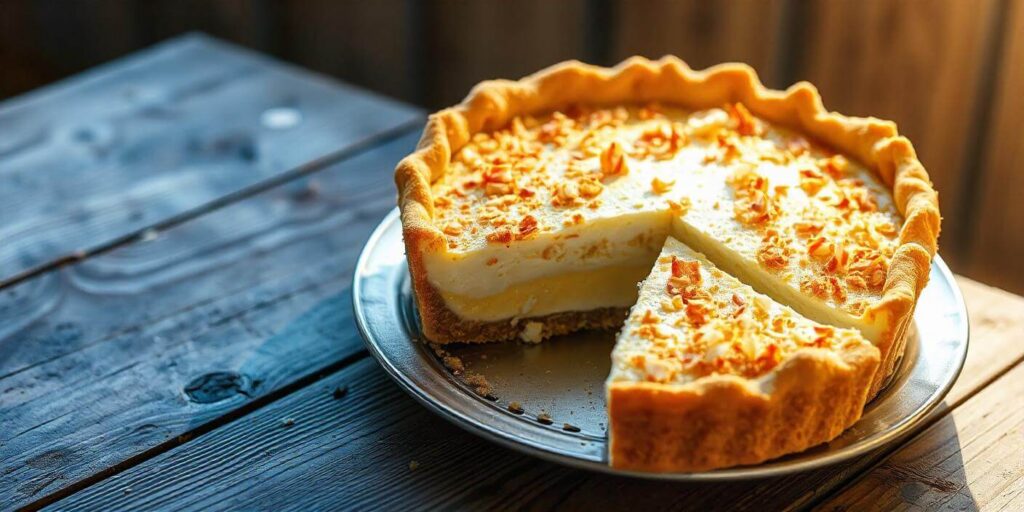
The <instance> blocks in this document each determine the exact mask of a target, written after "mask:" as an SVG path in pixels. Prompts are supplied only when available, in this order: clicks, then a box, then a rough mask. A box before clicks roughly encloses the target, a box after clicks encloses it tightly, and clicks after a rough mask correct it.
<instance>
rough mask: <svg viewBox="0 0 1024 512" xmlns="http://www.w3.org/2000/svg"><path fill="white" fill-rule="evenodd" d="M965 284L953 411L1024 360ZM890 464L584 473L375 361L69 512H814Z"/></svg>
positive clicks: (984, 301) (998, 295)
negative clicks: (462, 419)
mask: <svg viewBox="0 0 1024 512" xmlns="http://www.w3.org/2000/svg"><path fill="white" fill-rule="evenodd" d="M961 284H962V286H963V290H964V293H965V294H966V296H967V297H968V303H969V304H978V306H979V307H978V308H973V307H972V308H971V309H972V316H971V318H972V322H973V323H974V325H975V326H976V327H975V328H974V332H973V335H972V336H973V337H972V345H971V351H970V354H969V358H968V363H967V366H966V367H965V370H964V373H965V377H966V376H969V377H971V378H962V379H961V380H960V381H959V382H958V383H957V386H956V387H955V389H954V391H953V392H952V393H951V394H950V396H949V398H947V404H949V405H950V406H955V405H956V404H958V403H959V402H960V401H962V400H963V399H964V398H966V397H967V396H969V395H970V394H971V393H972V392H974V391H977V389H978V388H979V387H980V386H983V385H984V384H986V383H988V382H989V381H990V380H992V379H994V378H995V377H996V376H997V375H999V374H1000V373H1001V372H1004V371H1006V369H1007V368H1009V367H1011V366H1012V365H1014V364H1015V363H1018V362H1019V361H1020V359H1021V358H1022V357H1024V344H1022V343H1020V342H1019V340H1014V339H1012V338H1010V337H1007V336H1005V335H1004V332H1005V330H1006V329H1011V330H1012V329H1020V328H1021V327H1024V299H1021V298H1019V297H1013V296H1010V295H1008V294H1006V293H1005V292H1000V291H998V290H993V289H991V288H989V287H986V286H984V285H979V284H977V283H974V282H972V281H970V280H962V281H961ZM991 304H1002V306H1003V309H1002V312H1000V313H994V312H992V311H989V310H988V307H987V306H989V305H991ZM979 309H980V310H981V311H979V312H975V310H979ZM339 384H344V385H347V386H348V390H349V391H348V395H347V396H346V397H345V398H344V399H343V400H342V401H341V402H336V401H333V400H332V398H331V390H332V389H334V388H335V387H336V386H337V385H339ZM947 410H948V409H945V408H944V409H942V411H940V412H939V413H937V414H938V415H941V414H942V413H943V412H944V411H947ZM281 418H294V419H295V424H294V426H292V427H291V428H290V429H287V430H286V429H282V428H280V423H279V422H280V420H281ZM883 455H884V453H880V454H875V455H871V456H868V457H865V458H863V459H859V460H856V461H853V462H852V463H848V464H845V465H841V466H838V467H834V468H829V469H826V470H822V471H814V472H809V473H805V474H800V475H794V476H790V477H786V478H777V479H770V480H756V481H749V482H736V483H728V484H715V485H711V484H706V485H686V484H677V483H662V482H651V481H643V480H636V479H628V478H619V477H611V476H607V475H600V474H595V473H588V472H582V471H577V470H572V469H568V468H564V467H561V466H556V465H553V464H549V463H546V462H543V461H540V460H537V459H533V458H530V457H526V456H523V455H520V454H518V453H515V452H512V451H510V450H506V449H504V448H501V447H498V446H496V445H494V444H492V443H488V442H486V441H483V440H481V439H479V438H477V437H475V436H472V435H470V434H467V433H464V432H462V431H460V430H458V429H457V428H455V427H453V426H451V425H449V424H447V423H446V422H444V421H443V420H441V419H439V418H437V417H436V416H435V415H433V414H431V413H430V412H428V411H427V410H426V409H424V408H423V407H422V406H420V405H419V404H417V403H415V402H414V401H413V400H412V399H411V398H408V397H406V396H405V395H404V394H403V393H402V392H401V391H400V390H399V388H398V387H397V386H395V385H392V384H391V383H390V381H388V380H387V377H386V376H385V375H384V373H383V372H382V371H381V370H379V369H378V367H377V365H376V363H373V362H372V361H366V362H365V363H360V364H358V365H356V366H354V367H352V368H349V369H346V370H344V371H342V372H340V373H339V374H337V375H336V376H332V377H330V378H328V379H325V380H324V381H323V382H322V383H318V384H316V385H314V386H310V387H309V388H307V389H303V390H301V391H299V392H296V393H295V394H294V395H292V396H289V397H287V398H285V399H282V400H281V401H280V402H277V403H275V404H273V405H271V406H268V407H267V408H265V409H262V410H260V411H257V412H254V413H253V414H252V415H251V416H250V417H247V418H244V419H241V420H238V421H235V422H233V423H231V424H228V425H225V426H223V427H222V428H220V429H217V430H216V431H214V432H212V433H210V434H209V435H206V436H201V437H198V438H196V439H194V440H192V441H190V442H189V443H186V444H185V445H183V446H181V447H178V448H175V449H174V450H171V451H169V452H167V453H165V454H162V455H160V456H158V457H156V458H154V459H152V460H149V461H146V462H144V463H142V464H140V465H139V466H136V467H134V468H131V469H129V470H127V471H125V472H123V473H120V474H118V475H115V476H114V477H112V478H110V479H108V480H105V481H103V482H101V483H99V484H97V485H96V486H93V487H90V488H88V489H85V490H84V491H82V492H81V493H78V494H75V495H72V496H70V497H69V498H68V499H66V500H64V501H61V502H59V503H57V504H56V506H58V507H60V508H61V509H69V510H75V509H86V508H96V507H100V508H103V507H106V508H147V507H149V508H152V507H164V506H166V507H172V508H182V509H194V510H206V509H237V508H243V509H244V508H252V507H259V508H271V509H296V510H302V509H309V508H323V509H332V508H356V509H358V508H362V507H370V506H373V507H383V508H403V507H417V508H420V507H422V508H427V509H429V508H449V509H450V508H484V509H517V510H521V509H552V508H558V509H569V510H593V509H598V508H611V509H615V508H630V509H646V508H652V509H658V510H677V509H678V510H682V509H694V508H697V509H702V510H704V509H730V510H739V509H751V510H760V509H763V507H764V506H765V504H766V503H771V504H775V505H777V507H778V508H782V507H783V506H784V505H786V506H790V507H791V508H800V507H802V506H806V505H809V504H812V503H814V502H815V501H816V500H818V499H820V498H821V497H822V496H827V495H828V493H829V492H830V491H831V490H834V489H837V488H839V487H841V486H842V485H844V484H845V483H846V482H848V481H850V480H851V479H853V478H855V477H856V475H858V474H859V473H860V472H861V471H864V470H865V469H867V468H870V467H871V466H872V465H873V464H874V463H875V462H877V461H878V460H879V458H880V457H882V456H883ZM254 461H255V462H254ZM411 461H416V463H417V464H415V466H417V467H416V469H415V470H411V469H410V467H409V464H410V462H411ZM125 489H130V491H128V492H126V491H125Z"/></svg>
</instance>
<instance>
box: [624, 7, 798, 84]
mask: <svg viewBox="0 0 1024 512" xmlns="http://www.w3.org/2000/svg"><path fill="white" fill-rule="evenodd" d="M785 7H786V5H785V2H783V1H782V0H770V1H764V0H728V1H725V2H704V1H702V0H681V1H680V0H616V1H615V2H612V12H613V14H612V16H611V18H612V20H613V23H614V26H613V34H614V37H613V38H612V48H611V54H612V60H613V61H615V62H618V61H620V60H622V59H625V58H627V57H630V56H633V55H643V56H645V57H649V58H652V59H655V58H658V57H661V56H663V55H668V54H672V55H676V56H677V57H679V58H681V59H683V60H685V61H686V63H687V64H689V65H690V66H691V67H693V68H694V69H703V68H706V67H708V66H712V65H715V64H720V63H722V62H746V63H747V64H750V65H751V66H753V67H754V69H756V70H757V73H758V76H760V77H761V81H762V82H764V83H765V84H767V85H769V86H771V87H783V88H784V87H786V86H788V85H789V84H786V83H782V80H784V77H783V76H782V73H781V71H782V69H781V67H780V66H782V64H783V63H782V62H780V60H781V58H782V57H783V55H780V54H781V52H779V50H778V48H779V47H780V46H782V45H784V44H785V41H784V39H785V38H786V37H787V33H788V31H789V30H790V29H789V28H788V27H785V28H784V26H783V22H784V20H785V16H784V11H785Z"/></svg>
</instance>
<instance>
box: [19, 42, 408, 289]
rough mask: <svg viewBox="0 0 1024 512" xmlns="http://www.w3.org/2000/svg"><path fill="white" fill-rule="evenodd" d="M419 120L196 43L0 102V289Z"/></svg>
mask: <svg viewBox="0 0 1024 512" xmlns="http://www.w3.org/2000/svg"><path fill="white" fill-rule="evenodd" d="M421 115H422V113H421V112H420V111H418V110H417V109H414V108H412V107H408V106H406V105H403V104H400V103H398V102H395V101H391V100H387V99H385V98H382V97H380V96H376V95H374V94H371V93H369V92H366V91H362V90H358V89H355V88H353V87H349V86H346V85H343V84H340V83H337V82H334V81H331V80H329V79H326V78H324V77H321V76H319V75H315V74H313V73H310V72H307V71H303V70H301V69H298V68H295V67H292V66H288V65H286V64H283V63H280V62H277V61H274V60H272V59H269V58H267V57H263V56H260V55H257V54H254V53H251V52H248V51H245V50H242V49H239V48H236V47H233V46H231V45H228V44H226V43H222V42H219V41H216V40H213V39H211V38H208V37H205V36H198V35H194V36H186V37H183V38H179V39H175V40H172V41H170V42H168V43H164V44H161V45H158V46H156V47H154V48H151V49H149V50H145V51H143V52H140V53H139V54H137V55H134V56H130V57H128V58H126V59H123V60H119V61H115V62H114V63H112V64H109V65H106V66H103V67H101V68H99V69H96V70H92V71H89V72H87V73H85V74H83V75H82V76H79V77H74V78H71V79H69V80H67V81H64V82H61V83H59V84H57V85H55V86H51V87H47V88H44V89H42V90H40V91H38V92H34V93H30V94H28V95H26V96H24V97H19V98H15V99H12V100H8V101H6V102H4V103H0V127H2V132H0V133H2V136H0V286H2V285H3V284H4V283H9V282H11V281H12V280H13V279H16V278H18V277H19V276H24V275H25V274H26V273H27V272H29V273H30V272H32V271H33V270H34V269H36V270H38V269H40V268H47V266H52V265H53V264H54V263H56V262H61V261H66V260H68V259H74V258H76V257H80V256H81V255H83V254H88V253H89V252H90V251H93V250H96V249H97V248H102V247H104V246H105V245H107V244H110V243H112V242H116V241H118V240H120V239H122V238H123V237H125V236H127V235H130V234H132V233H137V232H138V231H139V230H141V229H144V228H146V227H148V226H153V225H159V224H160V223H161V222H164V221H166V220H168V219H172V218H175V217H176V216H180V215H182V214H184V213H187V212H191V211H196V210H201V209H202V208H203V207H204V205H209V204H210V203H211V202H214V201H216V200H218V199H220V198H224V197H225V196H229V195H232V194H237V193H239V192H240V191H245V190H247V189H248V188H250V187H254V186H259V185H260V184H261V183H267V182H269V181H272V180H274V179H275V178H280V177H281V176H282V175H287V174H288V173H289V172H293V171H294V170H295V168H296V167H299V166H302V165H304V164H309V163H310V162H318V161H320V160H321V159H324V158H330V156H331V155H337V154H338V153H339V152H344V151H345V150H346V149H350V148H353V147H355V146H359V145H361V144H368V143H373V142H374V141H375V140H376V139H377V138H378V137H380V136H381V135H382V134H388V133H393V132H394V131H395V130H402V129H405V128H408V127H410V126H413V125H415V124H418V123H420V118H421Z"/></svg>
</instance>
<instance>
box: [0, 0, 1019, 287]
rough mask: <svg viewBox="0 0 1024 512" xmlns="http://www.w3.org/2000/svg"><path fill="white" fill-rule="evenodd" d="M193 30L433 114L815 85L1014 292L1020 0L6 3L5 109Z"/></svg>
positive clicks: (958, 253) (974, 264)
mask: <svg viewBox="0 0 1024 512" xmlns="http://www.w3.org/2000/svg"><path fill="white" fill-rule="evenodd" d="M190 30H201V31H204V32H207V33H210V34H212V35H214V36H217V37H221V38H225V39H228V40H231V41H235V42H237V43H241V44H243V45H246V46H249V47H252V48H255V49H257V50H260V51H264V52H267V53H270V54H273V55H276V56H278V57H281V58H283V59H286V60H288V61H291V62H294V63H296V64H298V65H301V66H305V67H309V68H311V69H314V70H317V71H321V72H323V73H326V74H329V75H333V76H335V77H338V78H339V79H342V80H345V81H348V82H351V83H355V84H358V85H361V86H364V87H367V88H369V89H372V90H375V91H379V92H380V93H382V94H386V95H389V96H394V97H397V98H400V99H403V100H406V101H409V102H412V103H416V104H419V105H423V106H426V107H428V108H437V107H440V106H444V105H448V104H451V103H454V102H457V101H458V100H459V99H460V98H461V97H462V96H463V95H464V94H465V93H466V92H467V91H468V90H469V88H470V87H471V86H472V85H473V84H475V83H476V82H478V81H480V80H482V79H486V78H494V77H503V78H517V77H520V76H522V75H525V74H528V73H530V72H532V71H535V70H537V69H539V68H541V67H544V66H547V65H549V64H553V63H555V62H558V61H560V60H563V59H569V58H578V59H581V60H585V61H589V62H594V63H598V64H611V63H614V62H617V61H619V60H621V59H623V58H625V57H627V56H630V55H634V54H641V55H646V56H650V57H658V56H661V55H664V54H676V55H678V56H680V57H682V58H683V59H684V60H687V61H688V62H689V63H690V64H691V65H692V66H694V67H704V66H708V65H711V64H715V63H718V62H722V61H728V60H738V61H744V62H747V63H749V64H751V65H753V66H754V67H755V68H756V69H757V70H758V71H759V73H760V74H761V75H762V77H763V80H764V81H765V82H766V83H767V84H769V85H772V86H775V87H785V86H788V85H789V84H792V83H793V82H795V81H798V80H809V81H811V82H813V83H814V84H816V85H817V86H818V87H819V89H821V91H822V95H823V97H824V99H825V104H826V105H827V106H828V107H829V108H830V109H833V110H837V111H840V112H843V113H847V114H855V115H874V116H876V117H883V118H888V119H892V120H894V121H896V122H897V123H898V124H899V126H900V129H901V131H902V132H903V133H905V134H906V135H907V136H909V137H910V138H911V140H913V141H914V144H915V146H916V147H917V150H918V153H919V155H920V157H921V160H922V161H923V162H924V163H925V165H926V166H927V168H928V170H929V172H930V173H931V176H932V179H933V181H934V182H935V185H936V188H938V190H939V191H940V195H941V203H942V211H943V217H944V222H943V234H942V239H941V246H942V247H941V254H942V256H943V257H944V258H945V259H946V260H947V261H948V262H949V263H950V265H951V266H952V267H953V269H954V270H956V271H958V272H961V273H965V274H967V275H969V276H972V277H976V278H978V279H981V280H983V281H985V282H988V283H991V284H994V285H997V286H1001V287H1004V288H1007V289H1010V290H1013V291H1016V292H1024V265H1018V264H1017V260H1018V259H1019V258H1021V257H1024V149H1022V148H1024V99H1022V95H1021V94H1020V93H1019V92H1018V91H1021V90H1024V0H724V1H715V2H711V1H704V0H517V1H505V0H438V1H417V0H367V1H356V0H351V1H334V0H306V1H299V0H296V1H272V0H214V1H199V0H95V1H90V2H57V1H36V2H33V1H30V0H0V70H2V72H0V97H8V96H11V95H14V94H18V93H21V92H24V91H27V90H29V89H32V88H35V87H38V86H40V85H42V84H45V83H48V82H51V81H53V80H56V79H59V78H61V77H63V76H67V75H69V74H71V73H75V72H78V71H81V70H84V69H87V68H89V67H91V66H94V65H97V64H99V63H102V62H104V61H107V60H109V59H112V58H114V57H116V56H119V55H122V54H125V53H128V52H130V51H132V50H134V49H137V48H140V47H143V46H146V45H148V44H151V43H154V42H156V41H159V40H162V39H165V38H167V37H169V36H172V35H175V34H178V33H181V32H185V31H190ZM0 130H2V128H0Z"/></svg>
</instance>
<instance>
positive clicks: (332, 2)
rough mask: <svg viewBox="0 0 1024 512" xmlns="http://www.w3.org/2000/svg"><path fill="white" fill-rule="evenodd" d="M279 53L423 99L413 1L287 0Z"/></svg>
mask: <svg viewBox="0 0 1024 512" xmlns="http://www.w3.org/2000/svg"><path fill="white" fill-rule="evenodd" d="M278 8H279V10H280V25H281V27H280V31H281V32H280V34H279V35H278V38H279V39H280V46H281V48H280V50H279V54H280V55H281V56H282V57H284V58H286V59H288V60H289V61H292V62H295V63H296V64H299V65H302V66H305V67H308V68H310V69H313V70H316V71H319V72H322V73H327V74H330V75H332V76H336V77H338V78H340V79H342V80H345V81H346V82H350V83H354V84H359V85H361V86H364V87H368V88H370V89H372V90H375V91H380V92H383V93H384V94H387V95H390V96H394V97H396V98H400V99H403V100H405V101H419V100H421V99H422V98H421V95H422V91H421V89H422V87H423V84H421V83H419V81H417V80H415V79H414V76H413V73H414V71H415V69H414V63H413V62H412V58H413V56H414V55H415V53H416V51H417V45H419V44H420V43H419V41H416V40H415V39H414V38H415V37H416V36H417V35H418V32H417V27H416V23H418V22H419V20H417V19H414V18H413V15H414V5H413V2H409V1H407V0H375V1H373V2H364V1H360V0H342V1H338V0H312V1H308V0H307V1H303V2H284V3H281V4H279V6H278Z"/></svg>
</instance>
